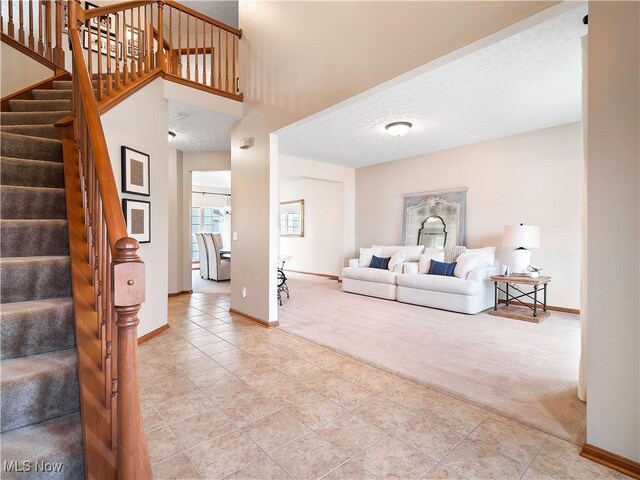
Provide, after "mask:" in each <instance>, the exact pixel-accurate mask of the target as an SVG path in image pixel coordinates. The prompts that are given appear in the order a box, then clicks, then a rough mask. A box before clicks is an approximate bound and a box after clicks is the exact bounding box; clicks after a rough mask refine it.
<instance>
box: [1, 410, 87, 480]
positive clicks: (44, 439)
mask: <svg viewBox="0 0 640 480" xmlns="http://www.w3.org/2000/svg"><path fill="white" fill-rule="evenodd" d="M0 452H1V455H2V460H3V462H4V463H5V465H12V463H11V462H16V463H17V465H18V466H21V465H22V462H23V461H25V460H29V461H31V465H32V467H33V468H34V469H35V464H36V462H45V463H51V464H54V463H55V464H56V465H58V466H59V467H60V470H59V471H58V472H56V473H53V472H35V471H32V472H29V473H24V472H16V471H15V469H11V470H9V469H8V468H5V469H3V472H2V478H3V480H14V479H20V480H26V479H27V478H29V479H46V480H72V479H73V480H77V479H79V478H85V474H84V455H83V444H82V425H81V423H80V414H79V413H72V414H70V415H65V416H64V417H58V418H54V419H53V420H49V421H46V422H43V423H39V424H37V425H31V426H29V427H23V428H19V429H17V430H12V431H11V432H7V433H4V434H2V446H1V447H0Z"/></svg>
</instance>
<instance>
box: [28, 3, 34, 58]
mask: <svg viewBox="0 0 640 480" xmlns="http://www.w3.org/2000/svg"><path fill="white" fill-rule="evenodd" d="M28 2H29V38H28V41H27V43H28V45H29V48H30V49H31V50H33V51H34V52H35V50H36V39H35V37H34V36H33V0H28Z"/></svg>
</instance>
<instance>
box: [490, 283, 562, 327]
mask: <svg viewBox="0 0 640 480" xmlns="http://www.w3.org/2000/svg"><path fill="white" fill-rule="evenodd" d="M491 280H492V281H493V282H494V285H495V289H494V291H495V302H494V306H493V310H492V311H491V312H489V313H490V314H491V315H496V316H498V317H506V318H514V319H516V320H524V321H527V322H535V323H540V322H541V321H542V320H544V319H545V318H547V317H548V316H549V312H547V284H548V283H549V282H551V277H537V278H531V277H527V276H520V275H492V276H491ZM499 283H504V285H505V286H504V288H502V287H499V286H498V284H499ZM522 285H526V286H530V287H533V290H531V291H528V292H525V291H524V290H522V289H521V286H522ZM514 291H515V294H514V293H513V292H514ZM498 292H502V293H504V294H505V296H506V298H505V304H504V306H502V307H500V308H498ZM539 293H542V301H540V300H539V298H538V294H539ZM525 297H526V298H529V299H530V300H533V303H532V304H528V303H525V302H523V301H522V300H520V299H521V298H525ZM512 302H515V303H517V304H519V305H521V306H515V305H512ZM523 307H525V308H526V310H525V308H523ZM539 307H542V312H540V311H539Z"/></svg>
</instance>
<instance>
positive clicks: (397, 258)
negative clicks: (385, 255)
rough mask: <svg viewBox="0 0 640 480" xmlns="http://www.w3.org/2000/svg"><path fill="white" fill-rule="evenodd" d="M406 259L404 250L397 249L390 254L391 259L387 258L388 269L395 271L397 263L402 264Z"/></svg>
mask: <svg viewBox="0 0 640 480" xmlns="http://www.w3.org/2000/svg"><path fill="white" fill-rule="evenodd" d="M406 260H407V254H406V252H403V251H399V252H396V253H394V254H393V255H391V260H389V270H391V271H392V272H393V271H395V269H396V267H397V266H398V265H402V264H403V263H404V262H406Z"/></svg>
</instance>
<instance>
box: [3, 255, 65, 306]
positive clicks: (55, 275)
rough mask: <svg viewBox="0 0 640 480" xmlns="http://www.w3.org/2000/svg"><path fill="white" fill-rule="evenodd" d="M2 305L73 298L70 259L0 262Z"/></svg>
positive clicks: (32, 258) (14, 259) (47, 257)
mask: <svg viewBox="0 0 640 480" xmlns="http://www.w3.org/2000/svg"><path fill="white" fill-rule="evenodd" d="M0 277H1V278H2V285H1V286H0V291H1V294H2V303H3V304H5V303H14V302H27V301H29V300H43V299H46V298H62V297H70V296H71V272H70V266H69V257H68V256H65V255H50V256H41V257H7V258H0Z"/></svg>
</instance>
